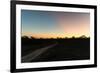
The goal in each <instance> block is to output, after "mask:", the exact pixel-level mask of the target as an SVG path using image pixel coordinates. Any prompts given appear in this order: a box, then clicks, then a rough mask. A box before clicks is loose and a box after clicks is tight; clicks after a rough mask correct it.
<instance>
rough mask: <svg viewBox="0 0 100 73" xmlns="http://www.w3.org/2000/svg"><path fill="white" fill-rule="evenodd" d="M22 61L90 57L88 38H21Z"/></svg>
mask: <svg viewBox="0 0 100 73" xmlns="http://www.w3.org/2000/svg"><path fill="white" fill-rule="evenodd" d="M21 51H22V52H21V54H22V55H21V57H22V62H44V61H64V60H85V59H90V39H89V38H71V39H29V38H22V49H21Z"/></svg>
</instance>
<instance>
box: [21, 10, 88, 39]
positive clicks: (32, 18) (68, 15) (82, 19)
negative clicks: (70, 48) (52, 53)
mask: <svg viewBox="0 0 100 73" xmlns="http://www.w3.org/2000/svg"><path fill="white" fill-rule="evenodd" d="M21 28H22V32H21V33H22V36H28V37H30V36H32V37H35V38H57V37H60V38H65V37H69V38H70V37H73V36H74V37H80V36H82V35H85V36H87V37H89V36H90V13H82V12H81V13H79V12H56V11H39V10H21Z"/></svg>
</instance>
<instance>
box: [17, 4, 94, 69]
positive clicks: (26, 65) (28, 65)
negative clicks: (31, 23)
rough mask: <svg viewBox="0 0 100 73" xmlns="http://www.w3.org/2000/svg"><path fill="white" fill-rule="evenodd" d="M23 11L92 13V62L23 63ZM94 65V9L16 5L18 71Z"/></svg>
mask: <svg viewBox="0 0 100 73" xmlns="http://www.w3.org/2000/svg"><path fill="white" fill-rule="evenodd" d="M21 9H26V10H43V11H61V12H86V13H87V12H89V13H90V38H91V39H90V60H73V61H53V62H33V63H21ZM90 64H94V9H86V8H71V7H53V6H39V5H38V6H36V5H19V4H17V5H16V69H24V68H41V67H57V66H73V65H74V66H75V65H90Z"/></svg>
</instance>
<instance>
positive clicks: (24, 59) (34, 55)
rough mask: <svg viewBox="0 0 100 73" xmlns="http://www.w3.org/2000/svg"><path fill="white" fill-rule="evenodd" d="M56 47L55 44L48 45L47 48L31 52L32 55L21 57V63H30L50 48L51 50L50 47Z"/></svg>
mask: <svg viewBox="0 0 100 73" xmlns="http://www.w3.org/2000/svg"><path fill="white" fill-rule="evenodd" d="M56 45H57V43H55V44H52V45H49V46H47V47H44V48H40V49H38V50H36V51H33V52H32V53H30V54H28V55H25V56H23V57H22V62H30V61H32V60H34V59H36V58H37V57H39V56H40V55H41V54H43V53H44V52H46V51H47V50H48V49H50V48H52V47H54V46H56Z"/></svg>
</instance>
